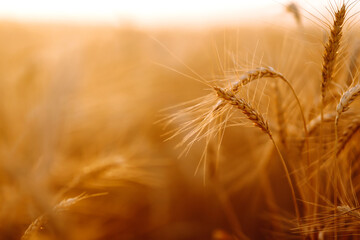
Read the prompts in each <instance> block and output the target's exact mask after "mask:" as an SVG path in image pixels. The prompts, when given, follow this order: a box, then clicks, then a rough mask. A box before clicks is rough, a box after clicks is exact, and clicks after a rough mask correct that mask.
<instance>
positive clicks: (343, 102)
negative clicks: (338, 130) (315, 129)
mask: <svg viewBox="0 0 360 240" xmlns="http://www.w3.org/2000/svg"><path fill="white" fill-rule="evenodd" d="M359 95H360V84H356V85H355V86H354V87H351V88H349V89H348V90H347V91H346V92H345V93H344V94H343V95H342V96H341V98H340V101H339V103H338V105H337V107H336V112H337V115H336V118H335V123H336V124H337V123H338V121H339V118H340V115H341V114H342V113H343V112H346V111H347V110H349V108H350V104H351V103H352V102H353V101H354V100H355V99H356V98H357V97H358V96H359Z"/></svg>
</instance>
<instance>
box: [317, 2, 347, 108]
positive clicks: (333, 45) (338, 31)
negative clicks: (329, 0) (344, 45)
mask: <svg viewBox="0 0 360 240" xmlns="http://www.w3.org/2000/svg"><path fill="white" fill-rule="evenodd" d="M345 17H346V5H345V3H343V4H342V6H341V8H339V9H338V10H337V11H336V12H335V13H334V22H333V25H332V27H331V29H330V36H329V40H328V42H327V43H326V44H325V50H324V54H323V64H322V71H321V75H322V83H321V96H322V99H323V101H324V100H325V97H326V90H327V86H328V85H329V83H330V82H331V81H332V80H333V77H334V70H335V65H336V60H337V57H338V55H339V53H338V51H339V49H340V44H341V39H342V36H343V26H344V22H345Z"/></svg>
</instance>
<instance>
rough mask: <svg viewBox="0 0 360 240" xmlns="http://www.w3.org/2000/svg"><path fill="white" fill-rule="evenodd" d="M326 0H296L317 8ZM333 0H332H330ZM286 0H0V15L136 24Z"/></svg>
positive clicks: (247, 10) (243, 14) (279, 8)
mask: <svg viewBox="0 0 360 240" xmlns="http://www.w3.org/2000/svg"><path fill="white" fill-rule="evenodd" d="M327 1H328V0H316V1H311V0H298V1H297V2H298V3H299V4H300V5H304V4H309V3H311V5H313V6H314V7H316V8H318V7H319V6H320V7H322V8H323V7H324V6H326V5H327ZM330 1H336V0H330ZM289 2H290V0H217V1H212V0H181V1H173V0H102V1H99V0H97V1H95V0H61V1H52V0H0V19H9V20H33V21H59V20H60V21H75V22H87V21H88V22H101V23H103V22H105V23H106V22H107V23H120V22H129V23H130V22H131V23H134V24H139V25H169V24H211V23H215V22H225V23H226V22H231V21H234V20H235V21H242V20H250V21H253V20H256V19H259V18H263V17H266V16H268V17H271V16H272V15H281V14H283V13H284V12H285V10H284V7H283V5H282V4H286V3H289Z"/></svg>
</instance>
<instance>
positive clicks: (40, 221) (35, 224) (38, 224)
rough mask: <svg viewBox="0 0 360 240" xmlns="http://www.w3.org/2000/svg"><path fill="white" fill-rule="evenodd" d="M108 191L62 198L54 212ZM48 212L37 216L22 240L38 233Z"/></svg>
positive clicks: (64, 209) (26, 239)
mask: <svg viewBox="0 0 360 240" xmlns="http://www.w3.org/2000/svg"><path fill="white" fill-rule="evenodd" d="M106 194H107V193H97V194H91V195H87V194H84V193H83V194H80V195H78V196H76V197H72V198H67V199H64V200H62V201H61V202H60V203H58V204H57V205H56V206H55V207H54V208H53V209H52V212H53V213H60V212H63V211H66V210H68V209H69V208H70V207H71V206H73V205H74V204H76V203H78V202H80V201H82V200H84V199H87V198H92V197H98V196H103V195H106ZM48 214H49V213H45V214H43V215H41V216H40V217H38V218H36V219H35V220H34V221H33V222H32V223H31V224H30V225H29V226H28V228H27V229H26V230H25V232H24V234H23V235H22V237H21V240H28V239H30V238H31V236H32V235H33V234H34V233H36V232H37V231H38V230H39V229H40V228H41V227H42V226H43V225H44V224H45V223H46V222H47V220H48Z"/></svg>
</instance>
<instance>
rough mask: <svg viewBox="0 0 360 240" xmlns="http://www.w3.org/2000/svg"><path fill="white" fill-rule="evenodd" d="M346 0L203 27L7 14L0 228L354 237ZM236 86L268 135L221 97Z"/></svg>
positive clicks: (355, 167)
mask: <svg viewBox="0 0 360 240" xmlns="http://www.w3.org/2000/svg"><path fill="white" fill-rule="evenodd" d="M219 4H220V3H219ZM356 4H358V1H330V3H329V5H328V6H327V7H328V10H329V12H326V10H325V11H324V9H325V7H326V5H323V7H324V9H314V8H310V9H305V8H303V7H301V5H298V4H295V3H290V2H288V3H286V4H285V5H281V4H278V5H277V7H278V8H279V9H280V10H278V12H280V14H279V15H278V16H277V18H276V19H274V21H271V20H269V19H268V20H266V21H265V22H260V23H259V22H256V23H254V24H250V23H242V22H232V23H231V24H227V25H216V26H212V27H209V26H208V27H199V26H197V27H184V26H174V27H162V28H156V27H139V26H137V25H133V24H127V25H126V24H125V25H119V26H116V25H111V24H75V23H61V22H51V23H45V22H41V21H39V22H31V21H28V22H27V21H11V20H2V21H1V22H0V96H1V97H0V99H1V101H0V239H9V240H10V239H23V240H25V239H26V240H28V239H84V240H85V239H86V240H90V239H122V240H134V239H154V240H155V239H157V240H158V239H164V240H167V239H169V240H170V239H171V240H187V239H209V240H230V239H233V240H234V239H357V238H358V236H359V233H360V231H359V226H360V225H359V221H360V220H359V219H360V212H358V209H359V208H360V205H359V203H358V198H359V194H360V193H359V191H360V179H359V176H358V174H359V163H358V161H359V160H360V158H359V157H360V155H359V154H360V151H359V150H360V149H359V146H358V141H359V132H358V129H359V126H360V125H359V123H360V121H359V118H358V114H359V111H358V108H359V104H358V103H357V101H356V97H357V95H358V92H359V90H358V84H359V82H358V75H359V74H358V53H359V49H360V48H359V40H358V39H359V32H358V26H357V20H358V19H357V18H356V17H357V14H356V7H354V6H356ZM343 5H344V6H346V16H343V18H345V19H348V20H345V22H344V23H343V24H341V25H343V29H340V34H341V35H342V36H341V37H342V38H341V41H340V46H339V48H338V49H335V50H334V53H332V54H335V55H336V59H335V60H334V59H330V60H326V56H327V55H326V51H327V50H326V48H324V46H328V45H326V44H327V42H329V39H331V36H332V35H331V34H330V31H331V29H332V28H333V25H334V21H335V20H336V19H337V17H338V16H337V15H336V13H337V12H339V11H340V10H341V7H342V6H343ZM317 10H318V11H320V12H322V13H324V14H323V15H320V14H319V12H317ZM279 18H280V20H279ZM281 19H282V20H283V21H282V20H281ZM284 19H285V20H284ZM329 36H330V37H329ZM337 36H339V32H338V33H337ZM331 44H333V43H332V42H330V46H333V45H331ZM324 49H325V50H324ZM324 52H325V53H324ZM328 58H329V57H328ZM331 61H334V64H333V66H332V67H333V69H334V70H333V72H331V73H329V70H328V68H329V67H328V65H327V62H331ZM330 67H331V66H330ZM265 69H267V70H268V71H270V72H271V71H273V70H274V71H276V72H275V73H281V76H285V77H286V79H287V80H288V81H289V85H290V86H291V87H292V88H293V89H294V92H292V91H291V89H290V88H289V85H287V84H286V83H285V82H284V81H282V80H281V79H280V80H279V79H272V78H274V77H273V75H274V74H275V73H272V75H271V74H270V75H271V76H269V75H268V76H264V75H265V74H264V75H261V73H260V75H259V72H256V71H260V72H261V71H265ZM254 71H255V72H254ZM324 72H325V73H324ZM254 73H256V74H257V75H256V76H255V77H252V80H254V81H251V82H250V83H249V84H248V85H247V86H242V87H241V89H240V90H239V92H240V93H238V92H237V91H233V92H229V91H228V92H226V91H225V90H224V91H223V92H221V91H222V90H221V89H227V88H228V87H229V86H230V87H233V86H234V83H235V82H236V81H238V80H239V79H244V76H248V78H249V74H250V75H251V74H253V75H254ZM324 74H325V75H324ZM326 74H328V75H326ZM324 76H325V77H324ZM326 76H330V77H329V78H328V79H329V83H328V82H326V81H324V79H325V80H326ZM249 79H250V78H249ZM330 80H331V82H330ZM249 81H250V80H249ZM324 82H325V83H324ZM351 87H355V88H354V89H352V90H351V91H350V92H349V93H348V95H349V94H351V96H350V97H349V96H348V95H346V94H345V97H346V96H347V99H344V98H343V99H341V97H342V95H343V93H346V91H347V90H350V88H351ZM214 89H215V91H214ZM216 89H218V90H216ZM219 89H220V90H219ZM216 91H217V92H216ZM322 92H325V93H326V94H325V96H322ZM293 93H295V95H296V96H297V97H298V99H299V100H300V107H301V108H302V111H303V115H304V119H305V127H306V126H307V132H304V126H303V125H304V122H303V121H302V116H301V111H300V110H301V109H299V105H298V102H297V101H296V98H295V97H294V94H293ZM206 94H208V95H206ZM221 94H224V95H225V96H223V95H221ZM226 94H230V95H229V96H230V97H229V96H228V95H226ZM204 96H205V98H204ZM207 96H208V97H207ZM222 97H223V100H221V98H222ZM240 98H241V99H243V98H244V99H245V100H246V101H248V102H249V103H250V104H251V106H253V107H254V109H255V110H256V111H258V112H259V114H260V113H261V115H262V116H263V118H264V121H266V124H268V127H269V129H270V130H269V131H271V134H272V135H271V136H272V137H273V139H274V143H276V144H275V145H274V144H273V142H272V141H270V140H269V136H267V134H265V133H266V131H265V133H263V132H261V131H260V130H259V129H258V128H257V127H256V126H255V127H253V126H252V121H253V120H254V119H251V117H249V115H248V114H246V113H245V115H244V114H243V113H244V110H243V109H242V111H243V113H242V112H241V111H239V110H236V109H235V108H236V107H232V106H236V105H235V103H234V102H232V103H230V104H228V105H226V106H224V105H225V104H226V101H228V100H229V99H230V100H231V99H232V101H234V99H240ZM219 99H220V100H221V101H222V102H221V104H224V105H221V107H222V108H221V109H220V114H219V115H217V113H213V112H211V111H212V110H213V109H214V108H213V107H214V106H216V105H215V104H216V101H218V100H219ZM340 103H341V104H343V106H342V107H343V109H344V113H343V110H342V109H340V108H341V106H340V108H339V106H338V105H339V104H340ZM350 103H351V106H349V105H350ZM197 104H198V105H197ZM217 109H219V106H218V108H215V110H217ZM337 109H338V111H337ZM339 109H340V110H339ZM345 110H346V112H345ZM209 111H210V113H211V114H210V113H209ZM321 113H322V114H321ZM337 113H338V115H336V114H337ZM207 114H210V115H207ZM340 114H342V115H341V118H340ZM255 115H256V114H255ZM206 116H207V117H209V118H210V120H209V119H207V118H206ZM336 116H337V117H336ZM335 117H336V119H337V121H338V122H337V123H335V124H334V121H335ZM247 118H250V121H249V120H248V119H247ZM257 126H259V125H257ZM197 134H198V135H197ZM268 135H270V134H268ZM277 148H278V150H279V152H278V151H277ZM279 153H280V154H279ZM282 158H283V159H284V161H285V165H286V166H287V168H288V172H289V174H290V175H289V176H290V182H292V183H293V185H294V186H293V187H294V189H295V190H294V194H295V195H296V196H295V199H293V196H292V190H293V189H291V187H289V178H287V175H286V172H284V165H283V164H282V162H281V161H280V160H281V159H282ZM294 200H295V205H297V207H298V211H299V212H298V213H297V212H296V207H295V208H294Z"/></svg>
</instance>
